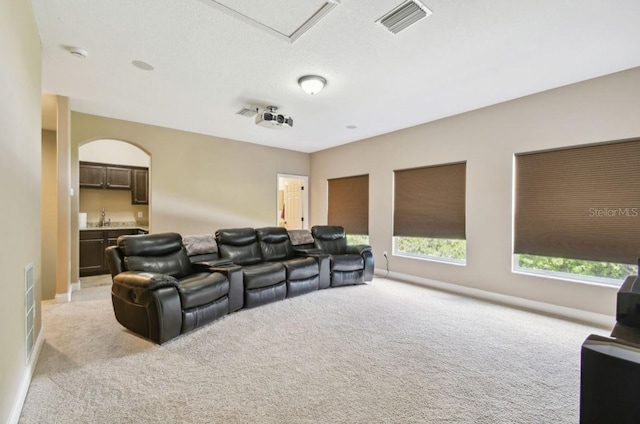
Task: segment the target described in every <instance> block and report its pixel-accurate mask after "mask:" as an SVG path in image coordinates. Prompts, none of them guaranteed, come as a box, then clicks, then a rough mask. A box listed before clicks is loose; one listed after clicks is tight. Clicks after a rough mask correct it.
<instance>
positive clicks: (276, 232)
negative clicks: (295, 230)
mask: <svg viewBox="0 0 640 424" xmlns="http://www.w3.org/2000/svg"><path fill="white" fill-rule="evenodd" d="M256 235H257V236H258V240H259V241H261V242H263V243H283V242H286V241H289V233H288V232H287V229H286V228H283V227H265V228H258V229H256Z"/></svg>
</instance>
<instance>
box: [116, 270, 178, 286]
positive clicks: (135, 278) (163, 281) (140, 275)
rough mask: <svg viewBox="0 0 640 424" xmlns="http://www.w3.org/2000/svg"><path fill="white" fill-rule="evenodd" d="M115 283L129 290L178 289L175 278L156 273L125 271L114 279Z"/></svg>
mask: <svg viewBox="0 0 640 424" xmlns="http://www.w3.org/2000/svg"><path fill="white" fill-rule="evenodd" d="M113 282H114V283H116V284H120V285H123V286H125V287H129V288H143V289H144V288H146V289H148V290H156V289H159V288H162V287H178V280H177V279H176V278H175V277H172V276H170V275H166V274H158V273H156V272H143V271H125V272H121V273H120V274H117V275H116V276H115V277H113Z"/></svg>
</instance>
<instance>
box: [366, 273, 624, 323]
mask: <svg viewBox="0 0 640 424" xmlns="http://www.w3.org/2000/svg"><path fill="white" fill-rule="evenodd" d="M375 275H376V276H378V277H383V276H386V277H388V278H391V279H394V280H398V281H405V282H409V283H413V284H417V285H421V286H425V287H429V288H434V289H439V290H444V291H448V292H453V293H456V294H460V295H463V296H469V297H475V298H478V299H483V300H488V301H490V302H496V303H502V304H505V305H509V306H515V307H517V308H523V309H529V310H533V311H536V312H542V313H545V314H552V315H557V316H560V317H563V318H567V319H571V320H575V321H582V322H585V323H589V324H592V325H595V326H597V327H602V328H605V329H611V328H613V326H614V325H615V323H616V319H615V317H614V316H610V315H605V314H598V313H595V312H588V311H583V310H580V309H574V308H567V307H565V306H559V305H553V304H551V303H544V302H538V301H535V300H529V299H524V298H521V297H516V296H509V295H505V294H500V293H494V292H490V291H486V290H480V289H474V288H471V287H465V286H460V285H457V284H451V283H445V282H442V281H436V280H430V279H428V278H423V277H416V276H414V275H408V274H401V273H398V272H389V273H388V275H387V271H386V270H381V269H376V270H375Z"/></svg>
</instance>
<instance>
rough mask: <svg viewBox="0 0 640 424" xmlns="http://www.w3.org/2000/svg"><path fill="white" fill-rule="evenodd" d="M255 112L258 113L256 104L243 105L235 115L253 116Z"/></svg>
mask: <svg viewBox="0 0 640 424" xmlns="http://www.w3.org/2000/svg"><path fill="white" fill-rule="evenodd" d="M257 114H258V107H257V106H248V107H243V108H242V109H240V110H239V111H237V112H236V115H240V116H246V117H247V118H253V117H254V116H256V115H257Z"/></svg>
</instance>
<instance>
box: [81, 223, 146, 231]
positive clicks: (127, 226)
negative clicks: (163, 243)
mask: <svg viewBox="0 0 640 424" xmlns="http://www.w3.org/2000/svg"><path fill="white" fill-rule="evenodd" d="M91 230H144V231H149V225H143V224H137V223H135V222H112V223H111V224H109V225H103V226H100V225H98V223H97V222H88V223H87V227H85V228H80V231H91Z"/></svg>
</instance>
